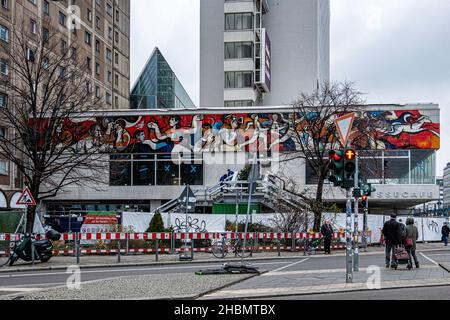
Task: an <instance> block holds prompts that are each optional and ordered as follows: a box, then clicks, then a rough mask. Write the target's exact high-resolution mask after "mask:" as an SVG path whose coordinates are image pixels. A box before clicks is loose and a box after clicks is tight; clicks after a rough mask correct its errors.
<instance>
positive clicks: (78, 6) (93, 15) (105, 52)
mask: <svg viewBox="0 0 450 320" xmlns="http://www.w3.org/2000/svg"><path fill="white" fill-rule="evenodd" d="M20 32H29V33H30V34H34V35H35V37H36V39H39V40H37V41H42V39H45V37H51V38H52V41H58V42H59V43H58V46H56V47H55V48H56V49H57V50H61V51H63V50H66V48H67V49H68V48H72V50H75V49H74V48H76V55H77V57H80V60H81V59H83V60H81V61H82V62H83V63H85V66H86V73H87V74H88V77H89V79H90V80H89V84H90V88H91V90H92V92H95V95H96V96H97V97H98V98H101V100H102V101H101V103H100V105H102V106H104V108H105V109H129V101H130V71H129V70H130V1H128V0H79V1H74V0H70V1H68V0H62V1H50V0H23V1H15V0H14V1H1V5H0V41H1V42H2V44H3V45H4V46H2V47H3V48H12V46H14V44H15V43H16V41H17V40H16V37H15V35H16V34H18V33H20ZM7 64H8V62H7V61H3V59H2V61H1V67H2V75H1V76H8V77H9V79H11V80H10V81H14V80H13V79H15V76H14V74H11V72H9V73H8V70H7ZM89 75H90V76H89ZM7 101H8V92H3V91H2V90H1V88H0V107H1V106H4V104H5V103H7ZM3 134H7V129H6V127H0V135H3ZM10 134H11V133H10ZM21 184H22V183H21V178H20V176H19V173H18V172H17V170H16V168H15V167H14V165H13V164H11V163H9V162H7V161H5V160H1V159H0V189H2V190H6V192H7V193H8V194H9V193H10V192H12V193H14V191H18V190H21V189H22V185H21ZM7 198H9V196H8V197H7ZM7 200H8V201H7V202H8V206H10V205H11V206H14V203H13V202H14V201H13V200H14V199H12V198H11V199H7Z"/></svg>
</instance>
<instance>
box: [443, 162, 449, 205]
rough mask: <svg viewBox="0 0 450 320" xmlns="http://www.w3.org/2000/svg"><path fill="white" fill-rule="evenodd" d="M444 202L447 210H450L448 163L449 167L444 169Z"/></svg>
mask: <svg viewBox="0 0 450 320" xmlns="http://www.w3.org/2000/svg"><path fill="white" fill-rule="evenodd" d="M443 180H444V181H443V189H444V190H443V193H444V195H443V198H444V199H443V202H444V207H445V208H450V162H449V163H447V166H446V167H445V169H444V177H443Z"/></svg>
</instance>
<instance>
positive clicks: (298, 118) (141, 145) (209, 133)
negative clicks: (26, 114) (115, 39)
mask: <svg viewBox="0 0 450 320" xmlns="http://www.w3.org/2000/svg"><path fill="white" fill-rule="evenodd" d="M311 126H313V127H315V126H320V128H322V127H323V129H322V132H321V133H320V136H325V135H328V136H330V140H332V139H334V138H335V137H333V135H330V134H329V133H330V132H329V131H330V130H334V124H333V119H330V120H329V123H326V124H325V125H323V124H322V123H321V122H320V117H319V115H318V114H317V113H314V112H311V113H309V114H294V113H292V112H290V113H286V114H282V113H253V114H245V113H241V114H204V115H188V114H184V115H167V116H166V115H157V116H155V115H145V116H121V117H112V116H108V117H98V118H75V119H67V120H66V121H65V122H64V124H61V125H59V126H58V127H57V128H55V130H54V135H55V138H56V139H57V141H60V144H61V146H68V147H71V148H72V149H73V151H74V152H82V151H83V150H86V149H90V148H91V147H100V151H101V152H105V153H115V152H117V153H144V154H146V153H154V152H158V153H171V152H174V153H184V152H186V153H191V152H195V153H201V152H212V153H213V152H236V151H246V152H248V151H250V150H255V149H257V150H258V151H268V150H273V151H280V152H289V151H297V150H300V146H299V145H298V141H297V139H301V140H302V142H304V143H308V144H310V145H312V144H313V142H314V140H313V139H317V138H320V137H314V136H312V134H311V132H312V130H311ZM40 127H41V128H42V131H43V132H42V135H41V136H42V139H44V138H45V130H46V121H43V123H42V125H41V126H40ZM314 131H317V130H314ZM361 132H373V133H374V134H372V133H370V134H361ZM350 138H351V139H358V149H371V150H382V149H391V150H392V149H439V148H440V124H439V123H433V121H432V120H431V119H430V117H429V116H426V115H423V114H421V112H420V111H418V110H401V111H385V110H379V111H375V110H370V111H364V112H358V114H357V118H356V119H355V122H354V128H353V131H352V133H351V137H350ZM335 140H336V141H337V139H335ZM330 142H331V141H330Z"/></svg>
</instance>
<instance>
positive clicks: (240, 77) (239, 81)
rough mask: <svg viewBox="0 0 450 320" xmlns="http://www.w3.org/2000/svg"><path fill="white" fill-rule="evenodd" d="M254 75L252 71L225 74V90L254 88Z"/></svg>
mask: <svg viewBox="0 0 450 320" xmlns="http://www.w3.org/2000/svg"><path fill="white" fill-rule="evenodd" d="M252 87H253V73H252V72H251V71H230V72H225V88H252Z"/></svg>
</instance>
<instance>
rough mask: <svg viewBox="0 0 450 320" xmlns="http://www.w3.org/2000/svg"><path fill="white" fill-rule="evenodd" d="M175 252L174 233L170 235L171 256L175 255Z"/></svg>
mask: <svg viewBox="0 0 450 320" xmlns="http://www.w3.org/2000/svg"><path fill="white" fill-rule="evenodd" d="M174 250H175V237H174V233H173V231H172V233H171V235H170V254H174V253H175V252H174Z"/></svg>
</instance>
